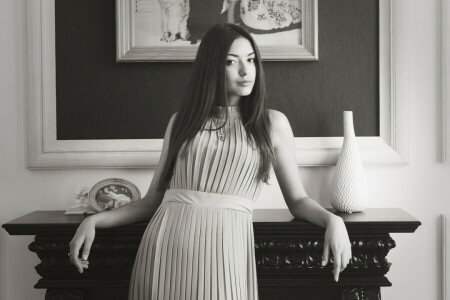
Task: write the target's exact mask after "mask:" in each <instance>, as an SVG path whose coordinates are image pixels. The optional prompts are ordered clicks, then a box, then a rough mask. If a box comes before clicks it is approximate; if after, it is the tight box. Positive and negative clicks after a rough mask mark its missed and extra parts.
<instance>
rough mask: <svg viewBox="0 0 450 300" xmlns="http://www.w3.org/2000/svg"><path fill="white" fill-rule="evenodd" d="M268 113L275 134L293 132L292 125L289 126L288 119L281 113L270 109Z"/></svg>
mask: <svg viewBox="0 0 450 300" xmlns="http://www.w3.org/2000/svg"><path fill="white" fill-rule="evenodd" d="M267 113H268V115H269V119H270V124H271V126H272V130H273V131H274V132H276V133H278V132H280V131H285V130H287V129H289V130H291V125H290V124H289V120H288V118H287V117H286V115H285V114H283V113H282V112H281V111H278V110H275V109H268V110H267Z"/></svg>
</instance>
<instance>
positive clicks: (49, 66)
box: [27, 0, 409, 169]
mask: <svg viewBox="0 0 450 300" xmlns="http://www.w3.org/2000/svg"><path fill="white" fill-rule="evenodd" d="M118 3H119V4H120V5H124V4H127V5H129V4H130V2H129V1H122V0H120V1H118ZM402 3H403V1H389V0H380V1H379V18H380V20H379V26H380V28H379V34H380V36H379V55H380V56H379V87H380V91H379V95H380V101H379V117H380V119H379V124H380V131H379V132H380V134H379V136H372V137H357V141H358V145H359V149H360V154H361V158H362V161H363V163H364V164H365V165H401V164H405V163H407V162H408V119H409V117H408V74H406V72H407V70H408V68H407V65H408V48H407V45H408V41H407V40H405V39H407V35H405V34H399V32H400V33H401V32H407V29H408V28H409V25H408V18H407V17H406V16H405V12H404V11H405V10H404V9H402V8H403V7H402V6H401V5H403V4H402ZM128 8H129V7H128ZM123 24H125V23H123ZM130 30H131V29H130ZM130 37H131V36H130V35H128V38H130ZM122 45H125V44H122ZM142 51H143V52H142V55H143V57H144V56H145V55H146V53H148V49H143V50H142ZM27 57H28V61H27V121H28V122H27V123H28V125H27V126H28V127H27V131H28V132H27V134H28V168H30V169H41V168H53V169H55V168H80V167H82V168H104V167H114V168H147V167H155V166H156V165H157V163H158V161H159V157H160V154H161V149H162V142H163V140H162V139H110V140H108V139H102V140H58V139H57V134H56V124H57V122H56V74H55V73H56V72H55V69H56V68H55V3H54V0H39V1H29V2H27ZM342 141H343V138H342V137H296V138H295V146H296V154H297V162H298V165H302V166H324V165H335V164H336V161H337V158H338V155H339V152H340V149H341V146H342Z"/></svg>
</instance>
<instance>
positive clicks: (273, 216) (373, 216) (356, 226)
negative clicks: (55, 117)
mask: <svg viewBox="0 0 450 300" xmlns="http://www.w3.org/2000/svg"><path fill="white" fill-rule="evenodd" d="M330 211H332V210H330ZM332 212H333V211H332ZM334 213H335V214H336V215H339V216H341V217H342V218H343V220H344V222H345V224H346V226H347V229H348V231H349V233H353V234H357V233H362V232H364V233H365V234H367V233H374V234H376V233H385V232H389V233H396V232H414V231H415V230H416V229H417V227H418V226H420V225H421V223H420V222H419V221H418V220H417V219H416V218H414V217H413V216H411V215H410V214H408V213H407V212H405V211H404V210H402V209H400V208H369V209H367V210H366V211H364V212H359V213H352V214H347V213H336V212H334ZM84 218H85V216H84V215H70V216H66V215H64V211H35V212H32V213H29V214H27V215H24V216H22V217H20V218H17V219H15V220H13V221H11V222H9V223H6V224H3V226H2V227H3V228H4V229H6V230H7V231H8V233H9V234H11V235H55V234H56V235H59V234H67V233H69V232H74V231H75V230H76V228H77V227H78V225H79V224H80V223H81V222H82V221H83V220H84ZM253 226H254V228H255V230H257V231H259V232H264V234H284V235H285V234H296V233H297V232H298V233H302V234H305V233H318V232H323V231H324V229H323V228H321V227H319V226H316V225H314V224H311V223H309V222H307V221H302V220H299V219H296V218H294V217H293V216H292V214H291V213H290V211H289V210H288V209H255V210H254V212H253ZM146 227H147V223H146V222H142V223H136V224H131V225H127V226H122V227H116V228H113V229H106V230H101V229H100V230H98V232H99V234H102V233H103V234H108V233H109V234H117V233H122V234H128V235H142V234H143V232H144V230H145V228H146ZM255 234H256V232H255Z"/></svg>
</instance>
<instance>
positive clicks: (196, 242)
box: [129, 189, 258, 300]
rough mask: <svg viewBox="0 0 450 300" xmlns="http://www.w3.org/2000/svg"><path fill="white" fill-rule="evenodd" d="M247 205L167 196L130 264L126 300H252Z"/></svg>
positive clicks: (210, 196)
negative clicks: (132, 263)
mask: <svg viewBox="0 0 450 300" xmlns="http://www.w3.org/2000/svg"><path fill="white" fill-rule="evenodd" d="M252 212H253V203H252V201H251V200H249V199H246V198H242V197H237V196H233V195H224V194H216V193H206V192H198V191H192V190H185V189H171V190H168V191H166V193H165V195H164V199H163V201H162V203H161V205H160V206H159V208H158V210H157V211H156V213H155V215H154V216H153V218H152V219H151V221H150V222H149V225H148V226H147V229H146V230H145V233H144V235H143V238H142V241H141V244H140V246H139V250H138V252H137V256H136V260H135V263H134V267H133V271H132V275H131V281H130V290H129V299H130V300H138V299H139V300H144V299H146V300H149V299H151V300H179V299H184V300H257V299H258V286H257V277H256V263H255V253H254V251H255V246H254V234H253V223H252Z"/></svg>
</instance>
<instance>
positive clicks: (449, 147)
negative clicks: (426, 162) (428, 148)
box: [441, 0, 450, 164]
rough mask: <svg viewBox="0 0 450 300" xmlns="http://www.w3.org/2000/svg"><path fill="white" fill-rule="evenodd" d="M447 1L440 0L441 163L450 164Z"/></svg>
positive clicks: (449, 57)
mask: <svg viewBox="0 0 450 300" xmlns="http://www.w3.org/2000/svg"><path fill="white" fill-rule="evenodd" d="M449 7H450V1H449V0H442V28H441V32H442V64H441V66H442V162H443V163H444V164H450V93H449V91H450V76H448V74H450V46H449V45H448V43H449V41H450V30H449V23H448V20H447V17H448V9H449Z"/></svg>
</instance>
